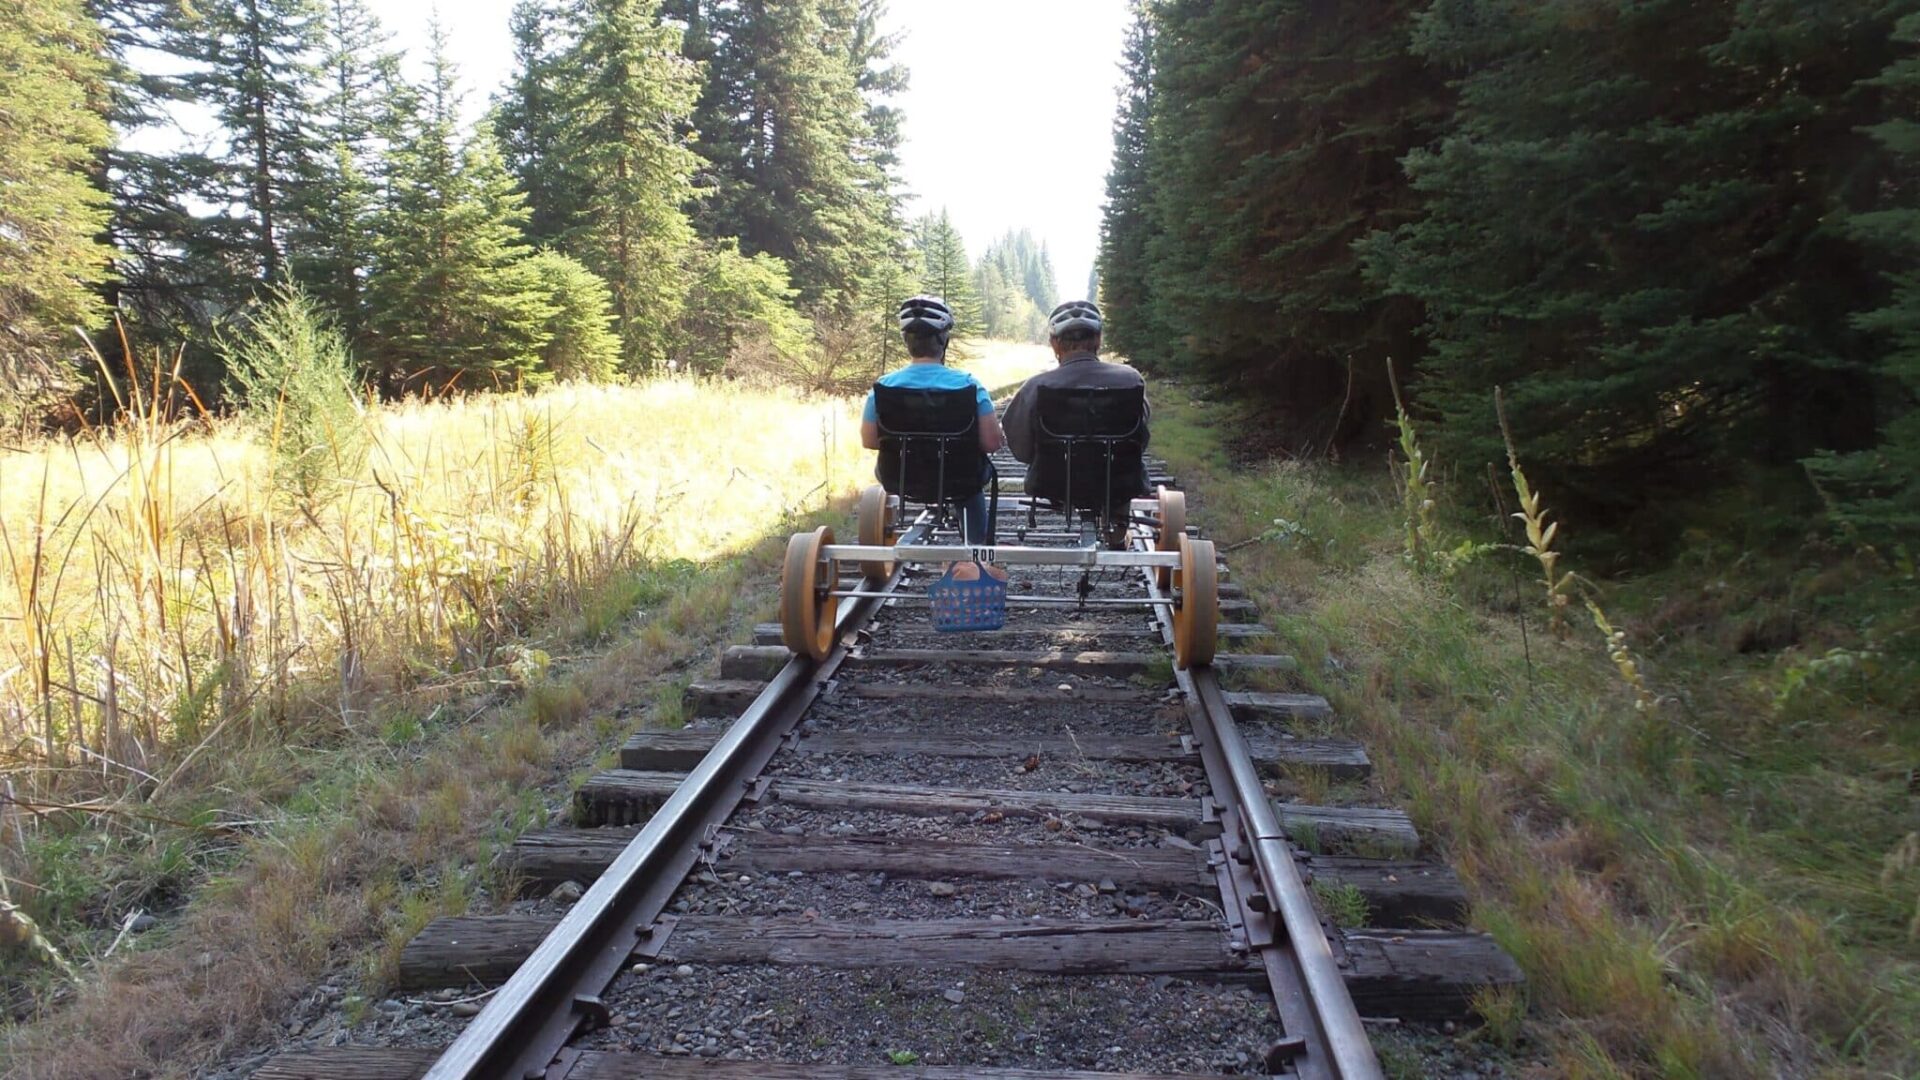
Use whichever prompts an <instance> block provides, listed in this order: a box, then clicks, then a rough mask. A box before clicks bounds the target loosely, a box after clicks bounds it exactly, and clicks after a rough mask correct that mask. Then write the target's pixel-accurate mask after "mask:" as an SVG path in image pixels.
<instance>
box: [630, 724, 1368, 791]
mask: <svg viewBox="0 0 1920 1080" xmlns="http://www.w3.org/2000/svg"><path fill="white" fill-rule="evenodd" d="M801 731H802V737H801V738H800V739H798V740H796V741H795V742H794V744H793V748H794V749H796V750H798V751H799V752H800V753H802V754H854V755H859V756H865V757H896V756H900V755H906V754H920V755H926V756H929V757H951V758H975V759H980V758H984V759H989V760H991V759H996V758H997V759H1001V760H1004V761H1006V762H1008V763H1009V764H1012V763H1015V762H1022V761H1025V760H1026V759H1027V758H1028V757H1029V756H1031V755H1038V756H1039V757H1040V759H1041V760H1042V761H1043V762H1044V761H1126V762H1162V761H1164V762H1179V763H1183V764H1198V763H1199V761H1200V755H1199V752H1198V751H1193V750H1186V749H1182V747H1181V744H1180V741H1179V740H1177V739H1171V738H1168V737H1166V736H1164V735H1106V734H1101V733H1098V732H1089V733H1087V734H1084V735H1006V736H992V735H966V734H948V733H944V732H920V731H852V732H833V731H828V732H819V733H808V732H807V731H806V729H804V728H802V729H801ZM719 738H720V732H719V731H716V730H714V729H711V728H709V729H705V730H685V729H683V730H680V731H641V732H636V733H634V734H633V735H631V736H629V737H628V738H627V741H626V744H625V745H623V746H622V747H621V748H620V767H621V768H623V769H637V770H642V771H664V772H674V771H691V770H692V769H693V767H694V766H695V765H698V764H699V763H700V759H701V758H703V757H705V756H706V754H707V751H709V750H711V749H713V744H714V743H715V742H717V741H719ZM1247 744H1248V748H1249V749H1250V750H1251V751H1252V753H1253V758H1254V762H1255V763H1256V764H1258V765H1259V766H1260V767H1261V768H1262V769H1263V770H1264V771H1266V772H1268V773H1270V774H1274V775H1279V774H1283V773H1285V771H1286V770H1287V769H1289V768H1314V769H1321V770H1324V771H1325V772H1326V774H1327V775H1328V776H1330V777H1332V778H1333V779H1336V780H1362V779H1365V778H1366V776H1367V775H1368V773H1369V772H1371V771H1372V763H1371V762H1369V761H1368V760H1367V752H1366V750H1364V749H1363V748H1362V747H1361V745H1360V744H1359V743H1357V742H1355V741H1353V740H1352V739H1300V738H1293V737H1291V736H1287V735H1283V734H1269V733H1264V732H1263V733H1258V734H1252V735H1249V736H1248V737H1247Z"/></svg>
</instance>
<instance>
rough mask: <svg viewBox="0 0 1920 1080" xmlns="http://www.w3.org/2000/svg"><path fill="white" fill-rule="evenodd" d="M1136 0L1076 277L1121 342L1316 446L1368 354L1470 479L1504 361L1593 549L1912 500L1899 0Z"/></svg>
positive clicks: (1911, 336) (1331, 428)
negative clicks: (1084, 268) (1229, 393)
mask: <svg viewBox="0 0 1920 1080" xmlns="http://www.w3.org/2000/svg"><path fill="white" fill-rule="evenodd" d="M1133 7H1134V23H1133V28H1132V31H1131V33H1130V35H1129V38H1128V42H1127V51H1126V56H1125V60H1124V64H1125V68H1126V72H1127V86H1126V90H1125V93H1124V95H1123V100H1122V102H1121V110H1120V113H1119V116H1118V118H1117V120H1116V125H1115V140H1114V153H1113V160H1112V167H1111V171H1110V173H1109V176H1108V199H1109V201H1108V205H1107V207H1106V211H1105V214H1106V217H1105V228H1104V234H1103V238H1102V247H1101V256H1100V262H1099V273H1100V277H1101V290H1102V295H1103V297H1104V299H1105V300H1106V302H1107V305H1108V307H1109V316H1110V318H1111V322H1112V329H1111V339H1112V343H1113V345H1114V346H1116V347H1117V349H1118V350H1119V351H1120V352H1123V353H1126V354H1127V355H1129V356H1131V357H1132V358H1133V359H1134V361H1135V362H1136V363H1138V364H1140V365H1141V366H1142V367H1145V368H1147V369H1149V370H1150V371H1153V372H1158V373H1164V374H1182V375H1191V376H1195V377H1198V378H1202V379H1206V380H1211V381H1215V382H1218V383H1221V384H1223V385H1227V386H1231V387H1233V388H1234V391H1235V393H1237V394H1241V395H1245V396H1246V397H1248V398H1251V399H1254V400H1257V401H1258V402H1260V403H1261V404H1262V405H1263V406H1264V410H1265V413H1266V415H1267V416H1268V417H1269V419H1270V420H1271V421H1272V423H1271V425H1270V426H1269V430H1270V432H1271V437H1272V439H1273V440H1274V441H1275V442H1276V443H1277V444H1278V448H1280V449H1284V450H1285V451H1286V452H1288V453H1293V454H1301V455H1306V456H1318V455H1325V454H1329V453H1333V454H1340V453H1353V452H1360V451H1361V450H1362V449H1363V448H1365V447H1371V446H1378V445H1381V444H1382V443H1384V442H1385V441H1386V439H1387V438H1388V434H1389V426H1390V422H1391V421H1392V420H1393V418H1394V416H1395V406H1394V399H1393V394H1392V390H1391V387H1390V382H1389V371H1388V368H1389V363H1391V365H1392V367H1393V369H1394V371H1395V372H1396V373H1397V375H1398V378H1399V381H1400V383H1401V385H1402V387H1403V388H1404V390H1405V396H1406V406H1407V409H1408V410H1409V415H1410V418H1411V420H1412V421H1413V423H1414V424H1415V425H1416V426H1417V427H1418V428H1419V430H1420V431H1421V433H1422V434H1423V435H1425V436H1426V437H1428V439H1429V441H1430V442H1431V444H1432V446H1433V447H1434V449H1435V451H1436V455H1437V460H1439V461H1440V462H1442V463H1443V465H1444V466H1445V467H1447V468H1450V469H1452V470H1455V471H1457V472H1458V473H1459V474H1462V475H1464V476H1466V477H1475V476H1479V475H1480V474H1481V473H1482V472H1483V471H1484V469H1485V468H1486V467H1487V465H1488V464H1489V463H1494V462H1503V461H1504V459H1505V451H1504V449H1503V447H1502V437H1501V431H1500V424H1499V420H1498V418H1497V417H1496V411H1495V406H1494V392H1495V390H1496V388H1498V389H1500V390H1501V392H1502V394H1503V396H1504V399H1505V403H1506V410H1507V413H1508V418H1509V427H1510V429H1511V434H1512V436H1513V439H1514V441H1515V443H1516V445H1517V446H1518V447H1519V448H1520V450H1521V453H1522V454H1523V455H1524V456H1525V457H1526V458H1528V459H1530V460H1532V461H1535V462H1538V463H1540V464H1542V465H1543V466H1546V467H1548V468H1550V469H1551V470H1552V472H1553V475H1554V477H1555V479H1556V488H1557V494H1558V501H1559V504H1560V506H1561V508H1562V509H1563V510H1564V511H1565V512H1566V513H1567V514H1568V515H1569V516H1570V517H1571V518H1573V519H1576V520H1578V521H1580V522H1582V523H1583V524H1586V525H1590V526H1603V527H1604V528H1605V529H1606V530H1608V531H1609V532H1610V533H1612V534H1614V535H1616V536H1623V537H1625V538H1628V539H1630V540H1631V541H1632V543H1631V544H1629V545H1627V547H1625V548H1623V549H1619V550H1631V551H1636V552H1642V553H1644V552H1648V551H1655V552H1657V551H1661V550H1671V549H1672V547H1673V545H1674V544H1675V542H1676V541H1677V540H1678V539H1679V537H1680V536H1681V534H1682V533H1684V532H1685V531H1686V530H1687V529H1689V528H1698V527H1701V526H1702V525H1704V524H1706V523H1707V522H1708V521H1709V520H1710V519H1711V520H1713V523H1714V525H1715V526H1716V527H1717V528H1721V529H1723V530H1725V531H1732V532H1736V533H1741V532H1744V533H1745V534H1746V535H1748V536H1754V537H1757V536H1761V535H1767V536H1772V537H1773V538H1775V539H1776V540H1777V539H1781V538H1783V537H1784V538H1786V539H1789V540H1790V539H1791V538H1792V537H1794V536H1796V535H1798V532H1799V531H1800V530H1801V529H1802V528H1803V527H1804V522H1805V520H1806V518H1807V517H1808V516H1809V515H1816V516H1817V515H1819V514H1820V513H1822V512H1823V511H1824V510H1828V509H1831V510H1832V511H1833V512H1834V513H1835V515H1836V517H1837V518H1838V520H1839V521H1840V522H1842V523H1843V524H1844V526H1845V527H1847V528H1849V529H1854V530H1858V531H1859V532H1860V534H1861V535H1863V536H1866V537H1868V538H1869V539H1870V540H1872V541H1874V542H1881V543H1884V542H1887V541H1890V540H1895V539H1898V538H1902V537H1910V536H1911V535H1912V531H1913V529H1914V528H1915V527H1916V526H1920V413H1916V412H1915V409H1914V407H1915V404H1916V400H1915V395H1916V392H1920V231H1916V230H1917V229H1920V169H1917V168H1916V160H1915V155H1916V154H1920V56H1917V55H1916V51H1915V47H1916V44H1920V5H1916V4H1914V3H1913V2H1912V0H1808V2H1792V0H1789V2H1782V3H1751V2H1744V0H1712V2H1705V3H1701V2H1694V0H1671V2H1658V0H1656V2H1652V3H1625V2H1603V3H1592V4H1522V3H1503V2H1483V0H1419V2H1397V0H1395V2H1386V3H1378V4H1323V3H1299V2H1294V0H1138V2H1136V3H1135V4H1134V5H1133ZM1755 507H1765V508H1766V509H1765V510H1764V511H1763V512H1761V513H1758V514H1755V513H1753V512H1752V511H1753V509H1754V508H1755ZM1588 535H1589V536H1591V535H1594V534H1593V533H1592V532H1589V533H1588Z"/></svg>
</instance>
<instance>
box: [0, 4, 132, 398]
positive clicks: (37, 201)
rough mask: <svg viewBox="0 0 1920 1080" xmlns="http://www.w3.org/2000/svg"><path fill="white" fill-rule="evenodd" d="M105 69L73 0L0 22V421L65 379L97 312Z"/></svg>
mask: <svg viewBox="0 0 1920 1080" xmlns="http://www.w3.org/2000/svg"><path fill="white" fill-rule="evenodd" d="M107 76H108V65H107V61H106V58H105V55H104V43H103V42H102V39H101V35H100V32H99V29H98V27H97V26H96V25H95V24H94V23H93V21H92V20H91V19H90V18H88V17H87V14H86V12H85V11H84V10H83V9H82V7H81V5H80V4H79V2H78V0H23V2H22V3H21V4H20V5H18V6H16V7H15V8H14V13H13V14H12V15H11V16H9V18H8V20H7V21H6V22H5V23H4V24H0V193H4V194H3V195H0V327H5V331H4V333H0V398H4V404H0V421H5V422H8V423H11V422H13V421H15V420H17V419H19V418H20V417H22V416H26V415H30V413H31V410H33V409H34V408H36V407H38V406H39V405H41V404H43V403H44V399H45V398H46V396H48V395H49V394H52V393H56V392H59V391H61V390H63V389H65V388H66V387H68V386H69V385H71V378H72V375H73V368H72V363H71V360H72V358H73V357H75V356H76V355H78V353H79V351H80V350H79V346H80V342H79V340H78V338H77V337H76V336H75V333H74V331H75V329H76V328H87V327H93V326H97V325H98V324H99V322H100V319H101V308H100V304H99V297H98V296H97V294H96V293H95V292H94V291H93V288H94V286H96V285H98V284H99V283H100V282H101V281H103V280H104V279H105V278H106V277H107V271H108V265H109V260H110V258H111V256H112V252H111V250H110V249H109V248H107V247H106V246H105V245H103V244H101V243H100V242H99V240H98V236H99V235H100V233H101V231H102V230H103V229H104V228H105V227H106V224H107V205H106V196H105V194H104V193H103V192H102V191H100V190H99V188H97V187H95V186H94V184H93V182H92V179H91V174H92V172H93V169H94V167H95V163H96V161H97V160H98V155H99V154H100V151H101V149H102V148H103V147H104V146H105V144H106V142H107V140H108V137H109V132H108V129H107V123H106V119H105V112H106V109H107V107H108V84H107Z"/></svg>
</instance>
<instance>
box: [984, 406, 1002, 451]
mask: <svg viewBox="0 0 1920 1080" xmlns="http://www.w3.org/2000/svg"><path fill="white" fill-rule="evenodd" d="M1005 445H1007V434H1006V432H1004V431H1002V430H1000V418H999V417H997V416H995V415H993V414H992V413H990V412H988V413H981V414H980V449H982V450H985V451H986V452H987V453H989V454H991V453H993V452H994V451H995V450H998V449H1000V448H1001V447H1003V446H1005Z"/></svg>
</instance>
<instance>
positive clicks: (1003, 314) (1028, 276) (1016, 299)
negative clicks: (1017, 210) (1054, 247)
mask: <svg viewBox="0 0 1920 1080" xmlns="http://www.w3.org/2000/svg"><path fill="white" fill-rule="evenodd" d="M974 290H975V292H976V293H977V294H978V296H979V299H980V308H981V315H980V318H981V326H982V331H981V332H982V333H984V334H986V336H988V337H993V338H1002V339H1005V340H1008V341H1033V342H1039V341H1041V340H1043V339H1044V337H1045V332H1044V323H1045V320H1046V312H1047V311H1050V310H1051V309H1052V308H1053V306H1054V296H1055V294H1056V290H1055V288H1054V284H1053V261H1052V259H1051V258H1050V257H1049V256H1048V254H1047V249H1046V245H1045V244H1042V243H1039V242H1038V241H1036V240H1035V239H1034V237H1033V231H1032V230H1031V229H1021V230H1019V231H1018V232H1015V231H1013V230H1011V229H1009V230H1007V234H1006V235H1005V236H1002V237H1001V238H1000V239H998V240H996V241H994V242H993V243H991V244H989V245H987V249H986V250H985V251H983V252H981V253H980V262H979V265H978V266H977V267H976V268H975V269H974Z"/></svg>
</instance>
